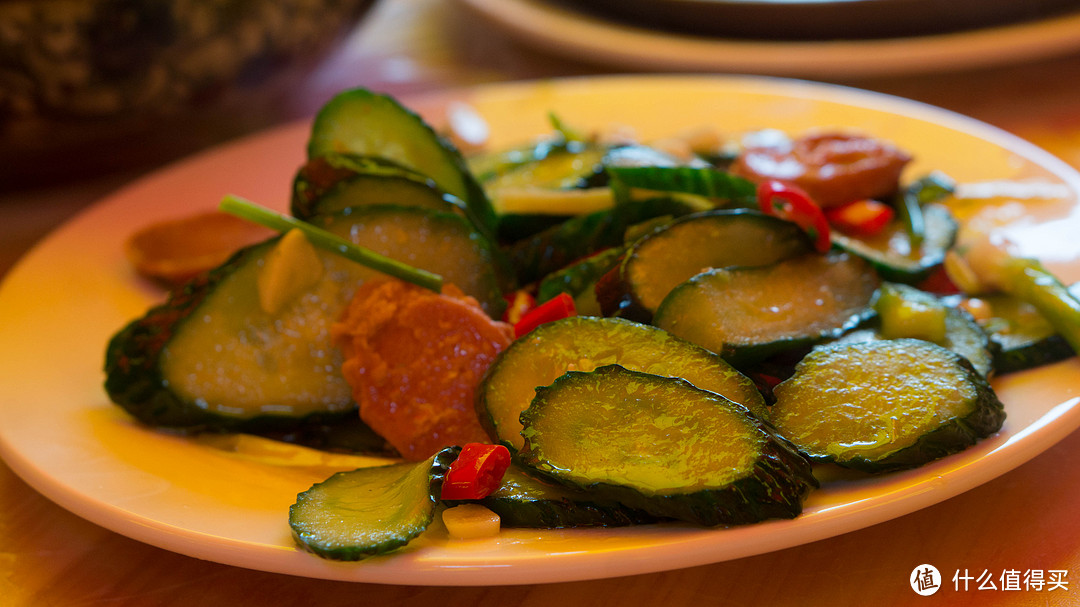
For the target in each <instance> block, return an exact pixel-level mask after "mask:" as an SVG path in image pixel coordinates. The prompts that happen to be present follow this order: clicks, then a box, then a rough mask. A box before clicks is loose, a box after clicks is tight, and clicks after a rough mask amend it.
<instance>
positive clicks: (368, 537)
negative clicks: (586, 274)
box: [289, 447, 460, 561]
mask: <svg viewBox="0 0 1080 607" xmlns="http://www.w3.org/2000/svg"><path fill="white" fill-rule="evenodd" d="M459 452H460V448H459V447H448V448H446V449H443V450H442V451H439V452H438V453H436V454H435V455H433V456H432V457H431V458H429V459H427V460H425V461H422V462H416V463H401V464H390V465H387V466H376V467H373V468H359V469H357V470H352V471H349V472H338V473H337V474H334V475H333V476H331V477H330V478H328V479H326V480H325V481H323V482H321V483H317V484H316V485H314V486H312V487H311V488H310V489H308V490H307V491H304V492H303V493H301V494H299V495H297V496H296V503H294V504H293V505H292V506H291V507H290V508H289V526H290V527H291V528H292V531H293V536H294V537H295V538H296V540H297V542H298V543H299V544H300V545H301V546H303V547H304V548H305V549H307V550H310V551H311V552H314V553H315V554H317V555H319V556H321V557H324V558H329V559H335V560H339V561H358V560H360V559H364V558H368V557H371V556H375V555H379V554H385V553H387V552H391V551H393V550H397V549H398V548H401V547H402V546H404V545H405V544H407V543H408V542H409V541H410V540H412V539H413V538H415V537H416V536H418V535H420V534H421V533H423V532H424V530H425V529H427V527H428V525H430V524H431V521H432V520H433V519H434V518H435V508H436V507H437V506H438V504H439V494H440V493H441V492H442V483H443V480H444V479H445V477H446V471H447V470H448V469H449V468H450V464H451V463H453V461H454V460H455V459H457V455H458V453H459Z"/></svg>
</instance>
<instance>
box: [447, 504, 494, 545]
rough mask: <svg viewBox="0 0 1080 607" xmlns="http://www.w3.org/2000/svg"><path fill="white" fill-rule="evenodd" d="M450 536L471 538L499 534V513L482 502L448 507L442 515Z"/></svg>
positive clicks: (461, 538) (463, 538)
mask: <svg viewBox="0 0 1080 607" xmlns="http://www.w3.org/2000/svg"><path fill="white" fill-rule="evenodd" d="M442 520H443V524H444V525H446V530H447V531H448V532H449V533H450V537H452V538H455V539H459V540H471V539H476V538H482V537H494V536H496V535H498V534H499V522H500V519H499V515H498V514H495V513H494V512H492V511H491V510H488V509H487V508H485V507H483V506H481V505H480V504H461V505H460V506H454V507H453V508H447V509H446V510H444V511H443V515H442Z"/></svg>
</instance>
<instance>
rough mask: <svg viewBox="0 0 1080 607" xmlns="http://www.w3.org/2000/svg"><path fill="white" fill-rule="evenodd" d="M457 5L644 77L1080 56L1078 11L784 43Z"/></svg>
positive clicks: (539, 8) (523, 8) (817, 73)
mask: <svg viewBox="0 0 1080 607" xmlns="http://www.w3.org/2000/svg"><path fill="white" fill-rule="evenodd" d="M458 2H459V3H460V4H461V5H462V6H464V7H466V8H468V9H470V10H471V11H472V12H473V13H474V14H475V15H477V16H478V17H480V18H482V19H484V20H486V21H487V22H488V23H490V24H492V25H493V26H495V27H497V28H499V29H503V30H506V31H508V32H510V33H512V34H513V35H514V37H515V39H517V40H520V41H522V42H524V43H526V44H528V45H530V46H533V47H536V48H539V49H542V50H545V51H548V52H551V53H554V54H556V55H559V56H561V57H566V58H569V59H573V60H575V61H589V62H592V63H596V64H600V65H608V66H614V67H620V68H628V69H635V70H645V71H664V70H672V71H682V72H702V71H711V72H717V71H719V72H729V73H739V74H767V75H774V76H798V77H813V78H839V77H859V76H885V75H902V74H916V73H930V72H938V71H949V70H957V69H967V68H978V67H986V66H992V65H1001V64H1011V63H1020V62H1024V61H1031V60H1035V59H1042V58H1046V57H1051V56H1055V55H1059V54H1063V53H1067V52H1069V51H1071V50H1074V49H1078V48H1080V13H1073V14H1066V15H1064V16H1058V17H1054V18H1047V19H1044V20H1041V21H1032V22H1027V23H1020V24H1015V25H1007V26H1001V27H990V28H983V29H975V30H968V31H961V32H956V33H950V34H940V35H932V36H912V37H908V38H887V39H877V40H830V41H820V42H818V41H813V42H784V41H769V40H761V41H759V40H738V39H733V38H718V37H707V36H693V35H686V34H679V33H673V32H666V31H662V30H654V29H648V28H645V27H640V26H634V25H629V24H624V23H620V22H618V21H614V20H610V19H605V18H602V17H598V16H596V15H594V14H590V13H587V12H584V11H580V10H576V9H573V8H571V7H569V6H568V4H567V3H555V2H551V1H550V0H458Z"/></svg>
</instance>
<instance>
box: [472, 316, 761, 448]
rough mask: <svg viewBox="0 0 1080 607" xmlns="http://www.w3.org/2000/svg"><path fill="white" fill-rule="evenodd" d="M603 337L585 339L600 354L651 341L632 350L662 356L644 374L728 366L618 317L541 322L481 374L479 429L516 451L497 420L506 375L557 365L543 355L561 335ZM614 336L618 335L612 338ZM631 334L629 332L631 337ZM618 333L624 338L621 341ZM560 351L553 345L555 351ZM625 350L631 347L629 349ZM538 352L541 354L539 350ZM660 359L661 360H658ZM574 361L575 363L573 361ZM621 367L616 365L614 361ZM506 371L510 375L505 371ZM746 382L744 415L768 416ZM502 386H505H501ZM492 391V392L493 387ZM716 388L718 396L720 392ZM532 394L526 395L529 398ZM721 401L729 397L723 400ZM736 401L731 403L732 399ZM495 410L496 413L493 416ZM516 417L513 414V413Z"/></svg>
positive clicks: (585, 351)
mask: <svg viewBox="0 0 1080 607" xmlns="http://www.w3.org/2000/svg"><path fill="white" fill-rule="evenodd" d="M599 332H602V334H601V335H596V337H595V338H594V339H587V340H586V343H588V344H603V347H602V348H597V349H604V348H609V347H612V346H613V345H618V344H620V343H622V344H627V345H629V341H630V340H629V339H627V337H626V335H629V334H640V335H641V336H642V337H643V338H646V337H647V338H648V339H649V340H655V341H654V342H653V343H652V345H651V346H650V345H648V344H646V343H644V339H643V340H642V341H636V343H634V344H633V345H634V348H633V350H634V351H635V352H636V353H638V354H640V353H642V352H643V351H645V352H648V351H655V352H658V353H660V354H657V356H656V357H655V358H654V359H653V360H652V361H651V362H650V363H649V364H648V366H644V367H642V370H643V371H645V370H648V371H651V372H653V373H656V374H660V373H669V374H672V375H674V374H675V373H678V374H679V375H680V376H683V377H689V378H691V379H695V375H696V373H695V371H694V370H692V369H689V368H687V367H685V366H682V367H679V368H676V367H675V366H674V365H672V364H671V363H672V361H674V360H677V359H679V358H690V357H691V356H692V357H694V358H695V360H696V361H699V362H700V363H701V364H703V365H710V366H711V367H729V365H728V364H727V363H726V362H725V361H724V360H723V359H722V358H721V357H720V356H718V355H717V354H714V353H712V352H710V351H708V350H706V349H704V348H702V347H700V346H697V345H695V344H693V343H691V342H688V341H686V340H683V339H680V338H677V337H675V336H674V335H671V334H670V333H668V332H666V331H662V330H660V329H658V328H656V327H653V326H650V325H642V324H639V323H635V322H632V321H629V320H625V319H622V318H605V317H591V316H572V317H569V318H564V319H561V320H556V321H553V322H549V323H545V324H543V325H541V326H539V327H537V328H536V329H533V331H532V332H530V334H529V335H528V336H525V337H522V338H520V339H517V340H515V341H514V342H512V343H511V344H510V346H509V347H507V348H506V349H505V350H503V351H502V352H500V353H499V354H498V356H496V357H495V361H494V362H493V363H492V364H491V366H490V367H488V370H487V372H486V373H485V375H484V378H483V380H482V381H481V383H480V388H479V389H478V390H477V392H476V414H477V417H478V418H479V420H480V424H481V425H482V426H483V427H484V429H485V430H486V431H487V433H488V436H490V437H491V438H492V439H493V440H495V441H499V442H503V443H504V444H506V445H507V446H508V448H510V449H511V451H513V450H514V446H513V445H512V444H511V442H510V441H509V440H508V439H507V435H508V434H516V433H517V431H516V430H511V429H502V431H501V432H500V427H499V426H500V422H499V418H500V417H501V415H500V413H501V411H499V410H498V409H499V398H500V396H499V391H500V390H502V389H505V384H503V379H502V378H503V376H504V375H506V374H512V375H515V376H516V374H517V373H518V367H516V365H518V364H525V365H528V359H530V358H540V359H541V360H546V361H551V360H559V358H558V353H557V351H556V352H552V351H550V350H547V348H548V347H550V346H551V344H552V343H556V344H558V343H560V341H561V340H562V339H564V338H565V336H572V337H574V338H577V337H579V336H581V335H586V336H592V335H594V334H596V333H599ZM613 332H617V333H615V334H613ZM630 332H632V333H630ZM618 333H624V335H622V336H620V335H619V334H618ZM559 347H563V346H556V348H559ZM627 349H628V350H629V349H630V348H627ZM537 350H540V351H537ZM595 350H596V349H591V348H579V349H574V350H572V351H573V352H574V356H575V357H585V358H594V357H596V356H600V355H601V354H600V353H597V352H596V351H595ZM523 356H524V357H526V361H525V363H522V359H521V357H523ZM661 356H662V357H663V358H660V357H661ZM576 360H577V359H576V358H575V359H574V361H575V362H576ZM615 362H619V361H615ZM622 362H623V364H624V365H629V364H630V363H628V362H626V358H623V359H622ZM507 369H510V371H507ZM563 369H564V368H560V369H559V371H558V372H561V371H562V370H563ZM730 377H731V379H730V381H731V384H730V385H728V386H727V389H725V390H724V391H725V392H727V394H731V395H732V396H735V395H736V394H737V393H738V392H739V390H737V387H738V386H737V383H738V379H739V374H738V372H737V371H736V370H735V369H734V368H732V369H731V375H730ZM743 380H744V381H745V382H746V386H745V390H743V391H742V392H743V395H742V396H739V398H740V401H741V402H740V404H741V405H743V406H745V407H746V408H747V409H748V410H750V411H752V412H753V413H754V414H755V415H758V416H759V417H764V416H766V415H767V410H766V407H765V401H764V399H763V398H762V397H761V395H760V394H759V393H758V392H757V391H756V390H755V389H754V388H753V387H752V386H751V385H750V380H749V378H743ZM545 381H547V380H544V379H538V380H537V383H540V382H545ZM706 381H707V380H699V382H700V383H701V386H702V387H703V389H708V388H709V387H715V386H709V385H708V384H707V383H706ZM500 384H503V386H502V387H500ZM493 386H494V387H493ZM719 392H720V390H719V388H718V389H717V393H719ZM531 395H532V394H531V393H530V395H529V396H531ZM725 398H729V397H726V396H725ZM731 399H732V400H734V399H733V398H731ZM493 409H495V411H493ZM515 413H516V414H515ZM511 415H512V416H513V418H514V419H517V418H518V417H519V416H520V412H519V411H516V410H511Z"/></svg>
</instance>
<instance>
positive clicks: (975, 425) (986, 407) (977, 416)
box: [778, 338, 1006, 474]
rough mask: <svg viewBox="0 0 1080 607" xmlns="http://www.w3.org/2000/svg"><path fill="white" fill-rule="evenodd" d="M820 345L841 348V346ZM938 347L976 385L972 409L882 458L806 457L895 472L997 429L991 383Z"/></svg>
mask: <svg viewBox="0 0 1080 607" xmlns="http://www.w3.org/2000/svg"><path fill="white" fill-rule="evenodd" d="M892 341H897V342H918V343H922V344H927V345H931V346H934V347H938V348H940V346H937V345H936V344H933V343H931V342H924V341H922V340H917V339H911V338H902V339H898V340H892ZM822 347H824V348H829V347H843V345H839V346H838V345H832V346H822ZM941 349H942V350H944V351H946V352H948V353H949V354H950V355H952V356H953V357H954V360H955V363H956V365H957V366H959V367H961V368H963V369H964V370H966V374H965V377H966V379H967V380H968V381H970V382H971V384H972V385H973V386H974V388H975V391H976V397H975V408H974V410H973V411H972V412H971V413H970V414H968V415H966V416H964V417H963V418H959V419H953V420H951V421H950V422H949V423H947V424H945V425H943V426H941V427H939V428H936V429H934V430H932V431H930V432H928V433H926V434H924V435H922V436H920V437H919V438H918V439H916V441H915V443H914V444H913V445H911V446H908V447H904V448H902V449H899V450H897V451H895V452H893V453H890V454H888V455H887V456H885V457H882V458H877V459H870V458H866V457H858V456H856V457H852V458H851V459H847V460H844V461H843V462H835V461H834V460H833V459H832V458H830V457H822V456H814V455H813V454H808V457H809V458H810V459H811V460H813V461H815V462H819V463H836V464H837V465H839V466H843V467H845V468H851V469H854V470H859V471H861V472H867V473H871V474H879V473H887V472H896V471H900V470H909V469H911V468H917V467H919V466H922V465H925V464H927V463H929V462H932V461H934V460H936V459H940V458H942V457H945V456H947V455H952V454H954V453H959V452H960V451H963V450H964V449H967V448H968V447H971V446H973V445H975V444H976V443H977V442H978V441H979V440H980V439H982V438H986V437H988V436H990V435H991V434H993V433H995V432H997V431H998V430H1000V429H1001V427H1002V425H1003V424H1004V423H1005V417H1006V414H1005V406H1004V405H1003V404H1002V402H1001V401H1000V400H998V397H997V394H996V393H995V392H994V389H993V387H991V385H990V382H989V381H988V380H987V379H986V378H985V377H983V375H982V374H981V373H979V372H978V371H977V370H976V369H975V367H974V366H972V364H971V362H970V361H968V359H966V358H964V357H963V356H961V355H959V354H956V353H955V352H952V351H951V350H945V349H944V348H941ZM802 364H803V363H800V364H799V365H798V366H797V367H796V372H797V373H798V372H799V371H800V367H801V366H802ZM793 379H794V378H791V379H789V380H787V381H792V380H793ZM781 386H782V384H781ZM778 388H779V387H778Z"/></svg>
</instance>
